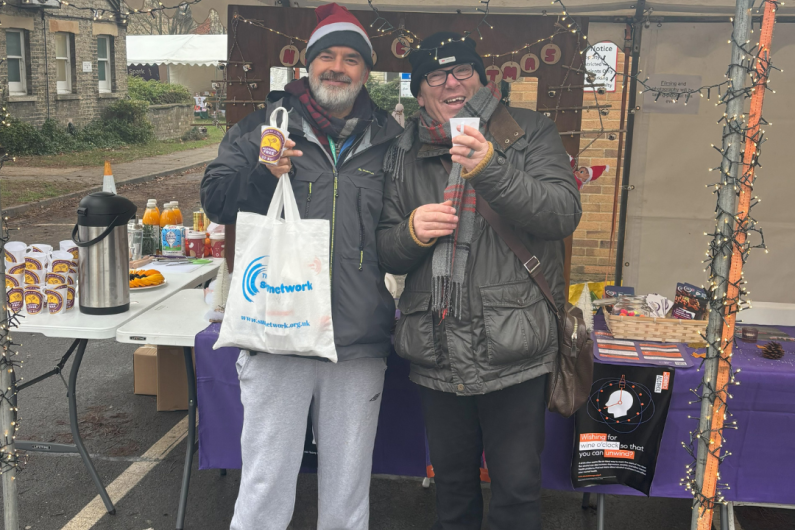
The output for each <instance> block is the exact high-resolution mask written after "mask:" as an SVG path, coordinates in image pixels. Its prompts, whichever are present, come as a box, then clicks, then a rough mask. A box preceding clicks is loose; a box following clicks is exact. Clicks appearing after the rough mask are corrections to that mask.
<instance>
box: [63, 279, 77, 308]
mask: <svg viewBox="0 0 795 530" xmlns="http://www.w3.org/2000/svg"><path fill="white" fill-rule="evenodd" d="M75 291H76V289H75V286H74V285H67V286H66V310H67V311H70V310H71V309H72V308H73V307H74V306H75V298H77V294H76V292H75Z"/></svg>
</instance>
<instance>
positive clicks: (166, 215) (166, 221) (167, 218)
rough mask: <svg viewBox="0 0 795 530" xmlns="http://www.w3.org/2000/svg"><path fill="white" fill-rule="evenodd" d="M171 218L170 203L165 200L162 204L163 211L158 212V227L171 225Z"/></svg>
mask: <svg viewBox="0 0 795 530" xmlns="http://www.w3.org/2000/svg"><path fill="white" fill-rule="evenodd" d="M172 218H173V215H172V213H171V203H170V202H167V203H165V204H164V205H163V213H161V214H160V228H164V227H165V226H166V225H173V224H174V223H173V221H172Z"/></svg>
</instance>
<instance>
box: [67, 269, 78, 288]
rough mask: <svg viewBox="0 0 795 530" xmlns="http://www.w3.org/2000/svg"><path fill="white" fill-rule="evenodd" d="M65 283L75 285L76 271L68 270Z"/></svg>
mask: <svg viewBox="0 0 795 530" xmlns="http://www.w3.org/2000/svg"><path fill="white" fill-rule="evenodd" d="M66 285H71V286H76V285H77V272H74V271H69V272H68V273H67V274H66Z"/></svg>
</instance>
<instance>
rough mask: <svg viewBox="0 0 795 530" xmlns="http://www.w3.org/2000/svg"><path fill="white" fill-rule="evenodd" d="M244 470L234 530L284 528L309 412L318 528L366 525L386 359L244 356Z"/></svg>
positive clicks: (346, 529) (363, 528)
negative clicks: (315, 452) (315, 454)
mask: <svg viewBox="0 0 795 530" xmlns="http://www.w3.org/2000/svg"><path fill="white" fill-rule="evenodd" d="M237 371H238V377H239V378H240V398H241V401H242V402H243V435H242V437H241V440H240V444H241V449H242V456H243V471H242V475H241V479H240V491H239V493H238V495H237V502H236V503H235V514H234V517H233V518H232V526H231V530H285V529H286V528H287V526H288V525H289V524H290V520H291V519H292V517H293V508H294V506H295V488H296V482H297V480H298V470H299V468H300V467H301V459H302V457H303V452H304V439H305V435H306V419H307V415H308V414H309V413H310V411H311V414H312V426H313V430H314V434H315V440H316V442H317V449H318V472H317V480H318V523H317V528H318V530H367V527H368V523H369V519H370V472H371V469H372V465H373V444H374V442H375V431H376V427H377V424H378V413H379V411H380V408H381V392H382V391H383V388H384V372H386V360H385V359H355V360H352V361H345V362H339V363H336V364H334V363H330V362H325V361H318V360H314V359H304V358H298V357H288V356H282V355H270V354H267V353H259V354H257V355H249V354H248V353H247V352H246V351H242V352H241V353H240V357H239V358H238V361H237Z"/></svg>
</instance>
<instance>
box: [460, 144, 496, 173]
mask: <svg viewBox="0 0 795 530" xmlns="http://www.w3.org/2000/svg"><path fill="white" fill-rule="evenodd" d="M493 156H494V146H493V145H492V143H491V142H489V151H488V152H487V153H486V156H484V157H483V160H481V161H480V163H479V164H478V165H477V166H475V167H474V168H472V171H470V172H468V173H467V170H466V169H464V168H461V178H463V179H471V178H472V177H474V176H475V175H477V174H478V173H480V172H481V171H483V170H484V169H485V168H486V166H487V165H489V162H491V158H492V157H493Z"/></svg>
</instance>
